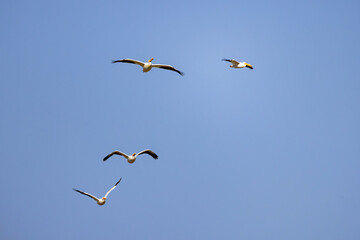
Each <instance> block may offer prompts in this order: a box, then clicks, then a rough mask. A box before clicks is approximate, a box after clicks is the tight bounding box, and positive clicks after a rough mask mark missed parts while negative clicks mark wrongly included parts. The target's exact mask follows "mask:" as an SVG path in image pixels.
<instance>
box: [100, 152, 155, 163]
mask: <svg viewBox="0 0 360 240" xmlns="http://www.w3.org/2000/svg"><path fill="white" fill-rule="evenodd" d="M145 153H146V154H149V155H150V156H152V157H153V158H154V159H158V155H156V153H154V152H153V151H151V150H150V149H146V150H144V151H142V152H139V153H138V154H136V153H133V154H132V155H130V156H128V155H126V154H125V153H122V152H119V151H114V152H112V153H110V154H109V155H107V156H106V157H104V162H105V161H106V160H107V159H108V158H109V157H111V156H112V155H114V154H116V155H121V156H123V157H124V158H126V159H127V160H128V163H134V162H135V160H136V157H137V156H139V155H141V154H145Z"/></svg>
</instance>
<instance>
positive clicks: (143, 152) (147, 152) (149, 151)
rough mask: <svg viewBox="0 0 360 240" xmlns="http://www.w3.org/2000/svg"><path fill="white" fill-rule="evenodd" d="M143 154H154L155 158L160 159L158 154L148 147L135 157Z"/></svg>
mask: <svg viewBox="0 0 360 240" xmlns="http://www.w3.org/2000/svg"><path fill="white" fill-rule="evenodd" d="M141 154H149V155H150V156H152V157H153V158H154V159H158V155H156V153H154V152H153V151H151V150H150V149H146V150H144V151H141V152H139V153H138V154H136V155H135V157H137V156H139V155H141Z"/></svg>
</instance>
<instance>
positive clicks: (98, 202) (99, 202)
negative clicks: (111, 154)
mask: <svg viewBox="0 0 360 240" xmlns="http://www.w3.org/2000/svg"><path fill="white" fill-rule="evenodd" d="M121 179H122V178H120V180H119V181H117V183H115V186H113V187H112V188H111V189H110V190H109V191H108V192H107V193H106V194H105V196H104V197H102V198H97V197H95V196H93V195H91V194H89V193H86V192H82V191H80V190H77V189H75V188H73V190H74V191H76V192H78V193H81V194H84V195H86V196H88V197H91V198H92V199H94V200H95V201H96V202H97V204H99V205H100V206H101V205H104V204H105V202H106V198H107V196H108V195H109V193H110V192H111V191H112V190H114V189H115V188H116V186H117V185H118V184H119V182H120V181H121Z"/></svg>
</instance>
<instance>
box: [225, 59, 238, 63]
mask: <svg viewBox="0 0 360 240" xmlns="http://www.w3.org/2000/svg"><path fill="white" fill-rule="evenodd" d="M222 60H223V61H227V62H231V63H232V64H239V62H238V61H236V60H234V59H226V58H224V59H222Z"/></svg>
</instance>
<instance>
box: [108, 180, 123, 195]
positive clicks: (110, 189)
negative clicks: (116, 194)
mask: <svg viewBox="0 0 360 240" xmlns="http://www.w3.org/2000/svg"><path fill="white" fill-rule="evenodd" d="M121 179H122V178H120V180H119V181H117V183H115V185H114V186H113V187H112V188H111V189H110V190H109V191H108V192H107V193H106V194H105V196H104V198H106V197H107V196H108V195H109V193H110V192H111V191H112V190H114V188H116V186H117V185H118V184H119V182H120V181H121Z"/></svg>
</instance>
